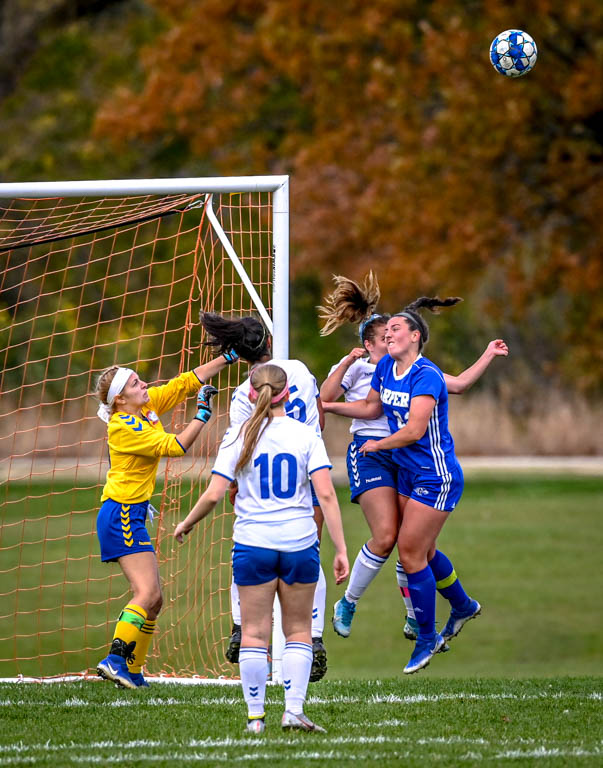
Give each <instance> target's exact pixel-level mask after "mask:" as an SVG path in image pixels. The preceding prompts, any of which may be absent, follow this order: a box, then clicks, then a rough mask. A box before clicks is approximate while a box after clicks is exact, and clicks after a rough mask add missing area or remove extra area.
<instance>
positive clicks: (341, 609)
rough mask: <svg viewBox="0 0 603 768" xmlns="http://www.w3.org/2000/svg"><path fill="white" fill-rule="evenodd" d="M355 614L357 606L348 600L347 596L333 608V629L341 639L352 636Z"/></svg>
mask: <svg viewBox="0 0 603 768" xmlns="http://www.w3.org/2000/svg"><path fill="white" fill-rule="evenodd" d="M355 612H356V604H355V603H350V601H349V600H346V598H345V595H344V596H343V597H342V598H341V600H338V601H337V602H336V603H335V605H334V606H333V619H332V621H333V629H334V630H335V632H337V634H338V635H340V636H341V637H349V636H350V632H351V631H352V619H353V618H354V613H355Z"/></svg>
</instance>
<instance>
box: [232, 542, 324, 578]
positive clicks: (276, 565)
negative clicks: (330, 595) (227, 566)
mask: <svg viewBox="0 0 603 768" xmlns="http://www.w3.org/2000/svg"><path fill="white" fill-rule="evenodd" d="M319 570H320V555H319V551H318V540H317V541H316V542H315V543H314V544H312V546H311V547H308V549H301V550H299V551H298V552H279V551H278V550H277V549H264V547H250V546H248V545H247V544H237V543H236V542H235V545H234V547H233V548H232V572H233V581H234V583H235V584H237V585H238V586H239V587H251V586H256V585H257V584H266V582H268V581H272V580H273V579H282V580H283V581H284V582H285V583H286V584H314V583H315V582H317V581H318V573H319Z"/></svg>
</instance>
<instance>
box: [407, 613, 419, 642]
mask: <svg viewBox="0 0 603 768" xmlns="http://www.w3.org/2000/svg"><path fill="white" fill-rule="evenodd" d="M404 637H405V638H406V639H407V640H416V639H417V637H419V622H418V621H417V620H416V619H411V618H410V616H407V617H406V622H405V623H404Z"/></svg>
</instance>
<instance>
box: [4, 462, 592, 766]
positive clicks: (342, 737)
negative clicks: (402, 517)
mask: <svg viewBox="0 0 603 768" xmlns="http://www.w3.org/2000/svg"><path fill="white" fill-rule="evenodd" d="M55 490H56V489H55ZM49 491H50V489H47V488H44V487H39V486H38V487H36V493H37V494H38V498H37V499H35V500H30V501H29V502H27V504H25V502H23V504H21V503H20V504H16V505H7V506H5V507H4V511H3V517H2V516H0V519H1V520H3V527H2V529H1V531H0V533H1V534H2V537H1V539H0V544H1V546H2V548H6V547H8V549H3V552H2V566H1V567H2V569H3V570H4V571H5V572H4V574H3V577H2V584H3V592H5V593H11V592H12V591H14V588H15V586H16V585H17V584H18V585H20V586H21V587H23V586H26V587H28V589H27V590H20V592H19V598H18V599H19V603H18V606H19V610H20V611H22V612H23V616H22V617H21V620H22V621H23V624H19V626H20V627H21V628H22V631H23V632H24V634H29V635H31V634H32V629H31V622H32V617H33V619H34V620H35V621H37V622H38V624H39V626H41V627H45V628H46V629H47V631H48V634H45V635H42V637H41V639H35V640H34V639H33V638H31V637H29V638H28V639H27V642H29V643H33V645H32V646H31V649H30V647H29V646H27V648H28V649H30V650H31V651H32V652H36V651H37V649H38V648H39V650H41V651H42V652H44V653H51V654H56V656H52V657H50V658H49V659H47V660H46V661H45V662H44V663H43V664H42V665H41V666H43V667H44V672H45V674H50V671H48V670H49V669H50V667H49V666H48V662H49V661H50V662H53V663H54V662H56V663H57V664H59V660H61V659H62V657H63V655H62V654H61V653H60V650H61V643H63V644H65V643H66V642H67V641H68V642H70V643H72V646H71V647H72V648H81V646H82V637H81V636H78V633H77V631H76V632H71V633H69V632H68V631H64V630H62V631H60V632H56V631H54V632H53V631H52V629H53V622H56V620H57V613H56V609H55V611H54V612H53V611H49V612H48V613H44V606H45V605H47V604H48V603H47V602H46V603H45V601H48V598H49V596H51V597H52V599H53V600H54V601H58V603H57V604H58V605H59V606H60V605H61V600H62V599H63V600H64V602H68V603H69V604H74V605H78V604H81V603H83V602H84V601H85V599H86V596H87V595H88V596H90V595H94V599H95V600H98V601H99V604H98V605H91V606H90V607H89V609H88V616H89V617H90V623H93V622H95V621H97V622H98V623H99V625H100V626H99V628H98V629H97V630H94V631H96V632H97V633H99V635H98V638H99V639H98V645H99V648H100V647H102V643H103V642H105V637H106V635H107V632H108V631H110V629H111V625H112V619H113V618H114V617H113V616H112V615H110V612H109V611H108V610H107V609H106V607H105V605H104V604H103V603H102V599H103V595H104V594H106V591H107V588H108V585H110V584H111V583H112V582H114V584H113V586H112V587H111V589H110V591H111V590H112V591H111V594H112V595H113V597H115V595H119V594H120V590H121V591H122V592H123V585H122V582H121V577H120V576H119V574H118V573H117V572H116V571H113V572H114V573H115V577H114V578H113V579H111V578H109V577H108V576H107V574H108V573H109V572H108V571H107V570H106V569H107V566H102V565H101V564H100V563H99V562H98V560H97V559H93V560H92V561H91V560H90V557H89V554H90V552H96V543H95V540H94V535H93V527H94V517H95V515H94V512H93V511H92V510H93V509H94V507H95V503H96V502H95V493H96V492H95V491H92V490H82V491H79V492H76V493H69V494H67V493H66V494H64V495H56V494H55V495H52V494H50V493H49ZM10 493H13V494H16V495H15V496H13V497H14V498H20V497H19V495H18V494H19V493H22V489H21V490H19V489H14V488H13V489H10ZM340 499H341V501H342V511H343V515H344V524H345V529H346V535H347V539H348V547H349V552H350V556H351V558H353V557H354V556H355V554H356V552H357V551H358V549H359V547H360V546H361V545H362V543H363V542H364V541H366V539H367V537H368V533H367V528H366V524H365V522H364V519H363V518H362V514H361V512H360V509H359V508H358V507H357V506H356V505H351V504H349V503H348V502H347V493H346V492H345V491H343V490H342V491H341V492H340ZM602 508H603V478H597V477H593V478H588V477H576V476H569V477H559V476H554V477H553V476H551V477H547V476H517V475H515V476H508V477H506V476H500V475H496V476H491V477H488V476H483V475H476V476H473V477H470V478H469V479H468V481H467V484H466V490H465V494H464V496H463V500H462V503H461V504H460V506H459V508H458V509H457V510H456V511H455V512H454V514H453V515H452V516H451V518H450V520H449V521H448V523H447V524H446V526H445V528H444V531H443V533H442V535H441V539H440V546H441V548H442V549H443V550H444V551H445V552H447V554H448V555H449V556H450V557H451V558H452V559H453V561H454V564H455V567H456V570H457V572H458V573H459V576H460V577H461V579H462V580H463V582H464V584H465V585H466V586H467V589H468V590H469V591H470V592H471V594H473V595H474V596H475V597H477V598H478V599H479V600H480V602H482V604H483V606H484V611H483V615H482V616H481V617H480V618H479V619H478V620H476V621H472V622H471V623H470V624H469V625H468V626H467V627H466V628H465V629H464V630H463V632H462V634H461V635H460V636H459V637H458V638H456V639H455V640H454V641H452V643H451V651H450V653H446V654H439V655H438V656H437V657H435V658H434V660H433V661H432V663H431V665H430V667H429V669H427V670H425V671H423V672H421V673H420V674H418V675H413V676H411V677H406V676H403V675H402V674H401V669H402V667H403V666H404V664H405V663H406V661H407V660H408V657H409V654H410V651H411V644H410V643H408V642H407V641H405V640H404V639H403V637H402V633H401V630H402V622H403V612H402V602H401V598H400V595H399V592H398V589H397V586H396V583H395V571H394V562H395V561H394V559H393V558H392V560H391V562H388V563H387V565H386V567H385V568H384V572H383V573H381V574H380V576H379V577H378V579H376V580H375V582H374V583H373V585H372V586H371V588H370V591H369V592H368V593H367V595H366V597H365V598H364V600H363V601H362V602H361V604H360V606H359V608H358V612H357V614H356V617H355V619H354V625H353V632H352V635H351V637H349V638H348V639H346V640H344V639H342V638H339V637H337V636H336V635H335V634H334V633H333V631H332V629H331V628H330V624H329V622H328V620H327V627H326V631H325V641H326V643H327V648H328V652H329V672H328V675H327V678H326V679H325V680H323V681H322V682H320V683H316V684H313V685H311V686H310V689H309V698H308V702H307V707H306V710H307V713H308V714H309V715H310V716H311V717H312V718H314V719H315V720H316V721H317V722H318V723H319V724H320V725H323V726H324V727H326V728H327V730H328V733H327V734H324V735H319V734H316V735H313V734H292V735H285V734H283V732H282V731H281V729H280V726H279V719H280V715H281V713H282V691H281V689H280V688H279V687H276V686H275V687H272V686H270V687H269V688H268V694H267V718H266V723H267V731H266V733H265V735H264V736H263V737H260V738H257V737H256V738H253V737H251V738H249V737H246V736H245V735H244V733H243V725H244V722H245V711H246V710H245V705H244V703H243V697H242V694H241V691H240V688H239V687H238V686H214V685H205V686H180V685H174V684H159V683H156V684H154V685H153V687H152V688H151V689H148V690H139V691H134V692H132V691H119V690H117V689H115V688H114V687H113V686H112V685H110V684H108V683H101V682H91V681H83V682H76V683H67V684H52V685H24V684H1V685H0V768H2V766H5V765H6V766H8V765H10V766H14V765H36V766H72V765H86V764H101V765H111V764H113V763H120V764H122V765H124V766H128V767H129V766H139V765H140V766H143V765H145V766H147V765H150V764H152V765H154V766H155V765H156V766H170V768H171V767H172V766H173V765H174V764H175V763H178V762H180V763H198V764H204V765H224V764H227V763H230V762H234V763H236V764H240V763H242V764H249V765H251V766H260V765H263V766H266V765H270V766H271V765H274V764H276V763H281V764H282V765H283V768H285V766H286V768H288V767H289V766H292V767H297V766H300V768H301V766H308V765H312V766H317V767H318V766H323V765H324V766H327V765H329V766H339V765H363V766H365V765H366V766H380V768H382V767H383V766H388V765H396V764H404V763H408V764H412V765H415V764H419V765H437V766H451V767H452V766H459V765H462V766H465V765H466V766H472V765H483V764H487V765H493V766H499V765H507V764H509V765H511V764H513V765H515V764H521V765H538V766H539V767H540V766H542V768H547V767H548V766H566V765H580V766H582V765H601V763H602V758H603V748H602V743H603V732H602V728H601V723H602V722H603V720H602V718H601V703H602V701H603V680H601V678H600V676H601V675H602V674H603V649H602V645H603V644H602V643H601V641H600V615H601V612H600V593H601V588H602V586H603V584H602V576H601V569H600V551H601V538H602V534H601V525H600V510H601V509H602ZM74 510H75V511H76V512H77V511H81V514H77V515H73V514H71V512H73V511H74ZM49 512H50V513H51V514H53V515H55V516H56V517H53V518H51V519H50V520H48V521H47V520H46V515H47V514H48V513H49ZM63 512H64V513H65V514H63ZM61 515H62V516H61ZM24 518H26V519H27V520H28V521H29V522H22V521H23V519H24ZM21 522H22V524H21ZM21 540H24V541H27V542H30V543H29V544H27V545H25V546H21V545H20V544H19V545H18V546H13V545H15V544H17V543H18V542H20V541H21ZM11 547H12V548H11ZM66 551H68V553H69V556H70V558H71V559H70V560H69V562H68V564H67V565H66V564H65V553H66ZM15 553H18V559H15ZM42 555H44V556H45V559H46V561H47V564H46V565H45V566H44V567H41V566H36V565H35V564H36V563H37V562H39V561H40V558H41V556H42ZM185 555H186V550H184V549H182V550H180V555H179V556H180V557H181V558H183V559H181V560H177V559H176V560H174V559H172V558H170V559H169V560H168V563H167V564H166V567H167V566H169V567H168V569H167V573H168V575H170V574H172V575H173V572H174V571H175V570H177V569H178V567H183V568H184V563H185V560H186V559H187V557H188V555H186V557H185ZM11 558H12V560H11ZM322 558H323V564H324V567H325V571H326V573H327V577H328V578H329V571H330V567H331V565H330V563H331V548H330V544H329V542H328V538H327V537H326V536H325V542H324V544H323V552H322ZM19 561H20V562H21V564H22V565H33V567H30V568H21V570H20V571H19V573H18V582H17V571H15V570H14V567H15V565H16V564H18V562H19ZM51 561H54V562H51ZM53 569H54V570H53ZM66 569H67V570H66ZM218 570H220V569H218ZM222 570H223V568H222ZM226 570H228V569H227V567H226ZM65 573H67V574H68V576H67V578H68V580H69V582H70V586H69V591H68V592H62V591H61V587H57V588H56V590H57V591H56V593H55V592H54V591H53V588H48V589H46V590H44V591H43V592H44V594H43V596H42V599H41V597H40V594H41V590H39V589H37V588H36V587H37V586H39V583H40V580H41V579H42V578H44V579H46V581H47V583H51V582H52V580H56V581H57V583H59V584H62V583H63V581H64V574H65ZM88 574H90V575H91V576H92V577H93V578H97V577H99V576H100V575H104V576H103V578H104V581H100V582H93V583H92V584H90V583H87V581H88ZM199 578H200V580H201V581H203V580H204V579H205V578H206V576H205V575H203V576H201V577H199ZM212 578H215V574H214V575H213V576H212ZM216 583H219V584H222V587H223V590H224V596H225V598H226V600H225V601H223V602H226V603H227V584H228V579H227V578H226V580H225V581H222V582H220V581H219V580H218V581H217V582H216ZM202 586H203V585H199V590H200V592H201V591H202ZM86 590H88V591H87V592H86ZM95 590H96V591H95ZM341 592H342V588H341V587H339V588H335V587H334V586H333V584H332V580H331V579H329V587H328V599H327V606H328V607H327V610H328V611H330V606H331V605H332V603H333V601H334V600H336V599H337V598H338V597H339V596H340V595H341ZM64 594H68V595H69V600H66V599H65V598H64V597H63V595H64ZM12 599H14V596H12V597H6V596H3V597H2V598H0V601H1V602H0V605H1V606H2V609H3V610H2V611H1V613H2V614H9V613H10V610H11V608H12V603H11V600H12ZM182 600H183V602H185V601H187V600H189V596H186V597H183V598H182ZM118 602H119V600H117V599H114V600H113V602H112V603H111V606H113V607H115V606H117V604H118ZM223 609H224V606H223ZM168 610H170V611H172V613H167V618H164V619H163V621H164V623H165V622H168V621H169V618H170V617H171V616H172V615H174V614H173V610H174V608H173V607H171V608H170V607H169V606H168ZM81 611H82V609H81V608H79V609H74V612H75V613H74V618H73V619H70V621H71V620H73V622H74V624H75V623H76V618H77V617H75V614H77V613H78V612H79V613H81ZM69 615H70V614H69V609H65V611H63V612H62V613H61V616H63V617H65V616H67V617H69ZM446 616H447V610H446V606H445V604H444V603H443V602H440V603H439V605H438V619H439V621H440V622H443V621H445V619H446ZM192 618H193V619H194V620H197V618H198V617H197V615H195V616H193V617H192ZM109 619H111V621H109ZM203 620H204V617H203V611H201V616H200V617H199V621H198V623H199V624H202V622H203ZM105 621H106V622H107V624H106V626H105V624H104V622H105ZM186 621H187V622H190V621H191V618H190V617H189V618H188V619H186ZM28 622H29V624H28ZM13 625H14V621H13V622H12V623H11V620H9V619H7V620H5V621H4V624H3V625H0V626H2V627H3V628H4V630H5V632H6V631H8V632H10V630H11V627H12V626H13ZM219 630H220V631H221V632H222V634H226V633H227V630H228V616H227V615H226V614H225V615H224V617H223V619H222V620H221V623H220V625H219ZM220 631H218V633H217V636H216V640H215V642H216V646H215V649H214V650H215V652H216V653H217V654H219V655H221V652H222V648H223V643H222V641H221V639H220V638H221V636H220ZM92 632H93V630H92V629H91V630H89V637H88V642H89V639H90V633H92ZM34 634H35V633H34ZM189 644H190V642H189V641H188V640H187V639H186V635H184V636H183V639H182V645H183V649H182V650H183V652H186V650H187V647H188V645H189ZM23 646H24V643H23V642H22V640H21V639H18V640H17V641H14V640H11V639H10V638H9V639H7V640H6V641H4V642H3V643H0V650H2V651H3V652H5V653H6V654H7V657H8V658H9V657H10V656H9V654H10V653H12V651H13V649H18V651H19V652H21V653H22V651H23ZM88 655H89V656H90V663H93V660H94V658H97V657H98V655H99V654H98V651H97V650H95V649H94V648H93V650H92V651H90V652H89V653H88ZM82 658H83V657H81V655H78V654H74V655H73V656H71V657H68V660H67V662H66V664H67V665H68V666H67V668H69V667H70V668H71V669H81V668H83V666H84V665H82V664H80V662H81V661H82ZM86 658H87V657H86ZM153 663H156V662H153V661H152V663H151V667H152V665H153ZM32 664H33V665H34V667H37V668H39V667H40V664H39V662H35V663H34V662H32ZM61 664H64V662H62V661H61ZM78 664H79V666H78ZM86 665H89V664H86ZM21 667H23V665H21ZM9 668H10V670H13V667H11V665H10V664H8V663H7V664H6V665H5V668H4V669H2V672H3V674H15V672H14V671H9ZM63 668H64V667H63ZM227 669H228V668H227ZM19 671H25V670H24V669H23V668H22V669H20V670H19ZM57 671H60V670H57ZM33 673H35V669H34V670H33Z"/></svg>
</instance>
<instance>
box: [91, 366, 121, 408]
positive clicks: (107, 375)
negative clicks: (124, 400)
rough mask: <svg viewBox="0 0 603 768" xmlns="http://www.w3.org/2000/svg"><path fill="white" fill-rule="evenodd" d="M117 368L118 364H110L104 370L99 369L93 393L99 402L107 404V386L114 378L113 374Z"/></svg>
mask: <svg viewBox="0 0 603 768" xmlns="http://www.w3.org/2000/svg"><path fill="white" fill-rule="evenodd" d="M118 370H119V365H111V366H109V368H105V370H104V371H101V373H100V374H99V376H98V379H97V380H96V387H95V388H94V394H95V395H96V397H98V399H99V400H100V401H101V403H104V404H105V405H108V403H107V397H108V396H109V387H110V386H111V383H112V381H113V379H114V378H115V374H116V373H117V371H118Z"/></svg>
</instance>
